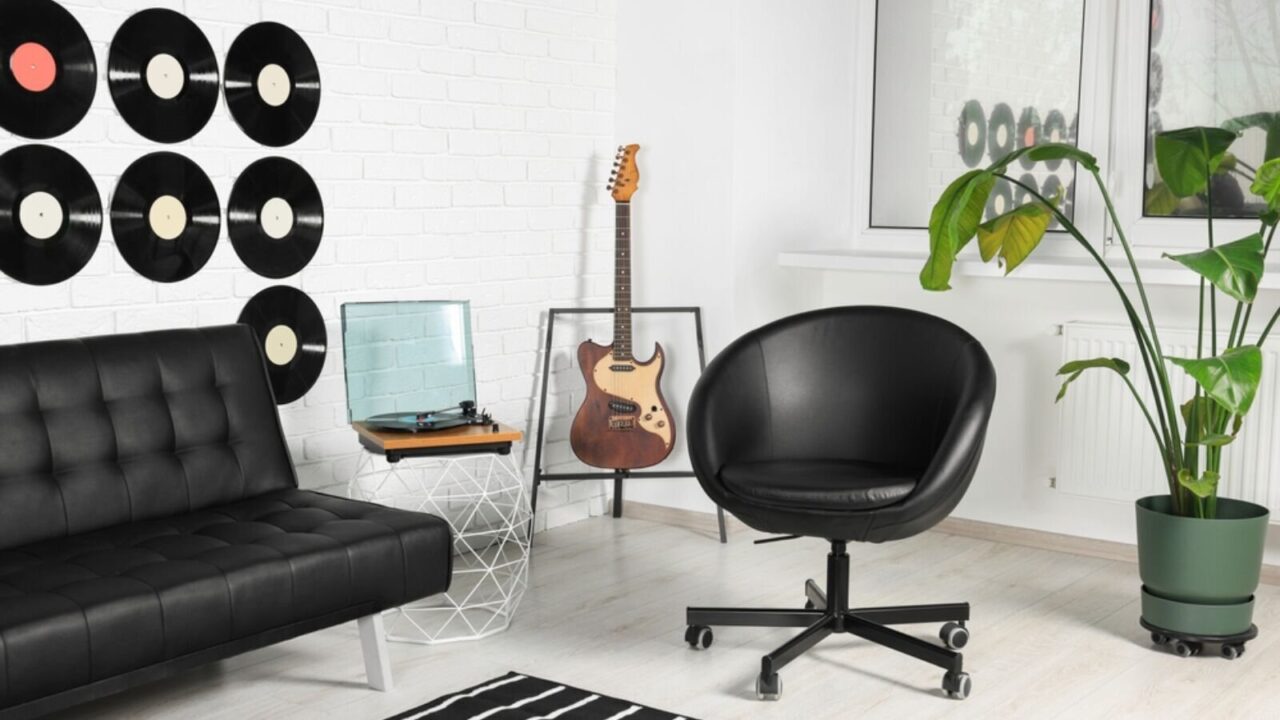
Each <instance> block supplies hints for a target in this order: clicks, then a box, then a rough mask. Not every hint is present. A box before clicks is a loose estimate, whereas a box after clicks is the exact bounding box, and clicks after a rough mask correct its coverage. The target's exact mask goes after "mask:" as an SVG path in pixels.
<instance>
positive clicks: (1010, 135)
mask: <svg viewBox="0 0 1280 720" xmlns="http://www.w3.org/2000/svg"><path fill="white" fill-rule="evenodd" d="M1016 140H1017V138H1016V133H1015V131H1014V127H1013V109H1012V108H1010V107H1009V106H1008V105H1006V104H1005V103H1000V104H998V105H996V106H995V107H994V108H991V119H990V120H989V121H988V122H987V151H988V152H990V153H991V160H992V161H996V160H999V159H1000V158H1002V157H1004V156H1005V155H1008V154H1009V153H1011V152H1013V147H1014V143H1015V141H1016Z"/></svg>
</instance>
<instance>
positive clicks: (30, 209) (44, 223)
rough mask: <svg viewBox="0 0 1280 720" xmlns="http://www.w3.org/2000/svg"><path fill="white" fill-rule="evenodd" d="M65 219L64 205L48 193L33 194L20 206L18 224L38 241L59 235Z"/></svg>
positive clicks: (24, 199) (25, 198) (23, 200)
mask: <svg viewBox="0 0 1280 720" xmlns="http://www.w3.org/2000/svg"><path fill="white" fill-rule="evenodd" d="M64 217H65V213H64V212H63V211H62V203H60V202H58V198H56V197H54V196H52V195H50V194H49V193H47V192H33V193H31V194H30V195H28V196H26V197H24V198H22V202H21V203H19V204H18V223H19V224H20V225H21V226H22V229H23V230H24V231H26V233H27V234H28V235H30V236H31V237H33V238H35V239H36V240H48V239H49V238H51V237H53V236H54V235H57V234H58V231H59V230H61V229H62V220H63V218H64Z"/></svg>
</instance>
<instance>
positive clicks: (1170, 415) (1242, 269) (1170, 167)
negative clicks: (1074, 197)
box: [920, 118, 1280, 658]
mask: <svg viewBox="0 0 1280 720" xmlns="http://www.w3.org/2000/svg"><path fill="white" fill-rule="evenodd" d="M1253 124H1256V123H1253ZM1248 125H1250V121H1249V119H1248V118H1244V119H1242V120H1240V121H1235V122H1233V123H1229V124H1228V126H1227V127H1228V128H1232V129H1222V128H1208V127H1194V128H1186V129H1183V130H1174V131H1170V132H1166V133H1161V134H1160V135H1158V136H1157V137H1156V142H1155V150H1156V163H1157V167H1158V169H1159V171H1160V175H1161V178H1162V183H1161V184H1160V185H1159V186H1157V188H1156V190H1157V191H1156V192H1154V193H1152V194H1151V198H1152V200H1149V201H1148V202H1149V203H1150V202H1152V201H1155V202H1160V203H1164V204H1165V206H1166V207H1170V208H1171V207H1174V206H1177V205H1178V204H1180V203H1185V204H1192V205H1194V204H1202V205H1203V206H1204V209H1205V210H1206V216H1207V217H1208V221H1207V231H1208V232H1207V234H1208V243H1207V245H1208V247H1207V248H1206V249H1205V250H1202V251H1199V252H1192V253H1186V254H1180V255H1166V256H1165V257H1166V258H1167V259H1168V260H1170V261H1171V262H1177V263H1181V264H1182V265H1183V266H1185V267H1186V268H1187V269H1188V270H1189V271H1191V272H1194V273H1196V274H1198V275H1199V276H1200V312H1199V318H1198V327H1199V343H1198V346H1197V352H1196V356H1195V357H1170V356H1168V355H1166V353H1165V349H1164V347H1163V346H1162V345H1161V343H1160V333H1159V328H1160V327H1161V326H1160V325H1159V323H1157V322H1156V319H1155V316H1154V315H1153V313H1152V310H1151V305H1150V303H1149V302H1148V299H1147V293H1146V289H1145V286H1144V285H1143V281H1142V273H1141V272H1140V271H1139V267H1138V263H1137V261H1136V260H1135V259H1134V254H1133V250H1132V247H1131V246H1130V244H1129V241H1128V239H1127V238H1126V237H1125V233H1124V225H1123V224H1122V223H1121V222H1120V221H1119V218H1118V217H1116V211H1115V206H1114V204H1113V203H1112V200H1111V196H1110V194H1109V193H1108V192H1107V188H1106V185H1105V184H1104V183H1103V181H1102V177H1101V173H1100V171H1099V168H1098V163H1097V160H1096V159H1095V158H1094V157H1093V156H1092V155H1090V154H1088V153H1087V152H1084V151H1082V150H1079V149H1077V148H1075V147H1073V146H1070V145H1065V144H1058V143H1053V144H1045V145H1037V146H1031V147H1027V148H1023V149H1020V150H1017V151H1015V152H1012V153H1010V154H1008V155H1006V156H1005V157H1003V158H1001V159H1000V160H998V161H996V162H995V163H993V164H992V165H991V166H990V167H987V168H985V169H975V170H971V171H969V172H966V173H965V174H964V175H961V176H960V177H959V178H957V179H956V180H955V181H954V182H952V183H951V185H950V186H948V187H947V189H946V190H945V191H944V192H943V193H942V195H941V197H940V198H939V199H938V202H937V204H936V205H935V206H934V208H933V212H932V214H931V216H930V219H929V250H930V252H929V259H928V261H927V262H926V264H925V267H924V269H923V270H922V272H921V273H920V282H921V284H922V285H923V287H924V288H925V289H928V290H948V289H950V286H949V280H950V277H951V269H952V266H953V264H954V262H955V259H956V255H957V253H959V252H960V251H961V250H962V249H963V248H964V247H965V246H966V245H967V244H968V243H969V242H970V241H971V240H973V239H974V238H975V237H976V238H977V241H978V242H977V244H978V251H979V253H980V254H981V256H982V259H983V261H985V262H990V261H991V260H993V259H995V260H996V261H997V262H998V263H1000V264H1001V265H1003V267H1004V268H1005V270H1006V274H1007V273H1009V272H1012V271H1013V270H1014V269H1015V268H1017V267H1018V266H1019V265H1020V264H1021V263H1022V262H1023V261H1024V260H1026V258H1027V257H1028V256H1030V255H1031V253H1032V252H1034V251H1035V249H1036V248H1037V247H1038V246H1039V244H1040V241H1041V239H1042V238H1043V237H1044V234H1045V231H1046V230H1048V228H1049V225H1050V223H1051V222H1052V221H1053V220H1055V219H1056V220H1057V221H1058V222H1059V223H1060V224H1061V226H1062V227H1063V228H1064V229H1065V230H1066V232H1067V233H1068V234H1069V235H1070V236H1071V237H1072V238H1073V239H1074V240H1075V242H1077V243H1079V245H1080V246H1081V247H1082V248H1083V249H1084V250H1085V252H1087V253H1088V254H1089V256H1090V257H1091V258H1093V259H1094V260H1095V261H1096V262H1097V264H1098V267H1099V269H1100V271H1101V272H1102V273H1103V274H1105V275H1106V278H1107V280H1108V281H1110V283H1111V285H1112V287H1113V288H1114V290H1115V292H1116V294H1117V295H1118V297H1119V299H1120V303H1121V305H1122V306H1123V308H1124V312H1125V315H1126V317H1127V319H1128V322H1129V325H1130V326H1131V327H1132V330H1133V335H1134V339H1135V340H1136V342H1137V345H1138V349H1139V351H1140V353H1139V354H1140V359H1141V367H1140V368H1138V372H1136V373H1131V370H1132V368H1131V367H1130V364H1129V363H1127V362H1125V361H1124V360H1122V359H1119V358H1094V359H1091V360H1079V361H1074V362H1070V363H1067V364H1066V365H1065V366H1063V367H1062V369H1061V370H1059V375H1061V376H1063V378H1064V379H1063V383H1062V387H1061V390H1060V391H1059V393H1058V399H1059V400H1061V399H1062V397H1064V396H1065V394H1066V393H1067V390H1068V388H1069V387H1070V385H1071V383H1072V382H1073V381H1075V380H1076V378H1078V377H1080V375H1081V374H1082V373H1084V372H1086V371H1090V370H1105V371H1109V372H1111V373H1114V374H1115V375H1116V376H1117V378H1118V379H1119V380H1120V381H1121V382H1123V383H1125V385H1126V386H1127V387H1128V389H1129V390H1130V391H1131V394H1132V396H1133V399H1134V401H1135V402H1137V403H1138V406H1139V407H1140V408H1141V410H1142V413H1143V415H1144V416H1145V418H1146V420H1147V424H1148V426H1149V427H1150V430H1151V437H1152V439H1153V440H1154V441H1155V445H1154V447H1153V450H1154V451H1155V452H1158V453H1159V454H1160V458H1161V466H1162V468H1163V469H1164V473H1165V476H1166V479H1167V481H1168V486H1169V492H1168V494H1167V495H1156V496H1151V497H1145V498H1142V499H1140V500H1138V501H1137V514H1138V555H1139V567H1140V572H1141V576H1142V582H1143V588H1142V622H1143V625H1144V626H1145V627H1147V628H1148V629H1149V630H1151V632H1152V638H1153V640H1154V641H1155V642H1157V643H1158V644H1165V643H1168V642H1172V643H1173V648H1174V649H1175V651H1176V652H1177V653H1178V654H1180V655H1184V656H1185V655H1191V654H1197V653H1199V652H1200V648H1201V643H1202V642H1207V641H1212V642H1218V643H1221V646H1222V654H1223V655H1224V656H1225V657H1228V658H1234V657H1236V656H1238V655H1239V654H1240V653H1241V652H1242V651H1243V649H1244V642H1245V641H1246V640H1249V639H1251V638H1252V637H1254V636H1255V635H1256V634H1257V629H1256V628H1255V627H1254V626H1253V625H1252V614H1253V592H1254V590H1255V589H1256V588H1257V585H1258V580H1259V575H1260V572H1261V567H1262V556H1263V546H1264V543H1265V540H1266V532H1267V522H1268V512H1267V509H1266V508H1264V507H1261V506H1259V505H1256V504H1254V503H1249V502H1244V501H1241V500H1232V499H1228V498H1220V497H1219V496H1218V487H1219V480H1220V479H1221V477H1222V471H1223V468H1222V455H1223V449H1224V448H1225V447H1226V446H1227V445H1229V444H1230V443H1231V442H1232V441H1233V440H1235V438H1236V436H1237V435H1238V434H1239V432H1240V429H1241V427H1242V425H1243V423H1244V420H1245V418H1246V416H1247V415H1248V413H1249V410H1250V407H1251V406H1252V404H1253V401H1254V397H1255V395H1256V393H1257V389H1258V384H1259V382H1260V380H1261V377H1262V351H1261V347H1262V346H1263V344H1264V343H1265V342H1266V341H1267V338H1268V336H1269V335H1270V334H1271V331H1272V329H1273V328H1274V327H1275V324H1276V320H1277V317H1280V310H1277V311H1275V312H1273V313H1272V315H1271V316H1270V320H1269V321H1268V322H1266V323H1265V325H1264V326H1263V327H1262V329H1261V331H1258V330H1257V328H1256V327H1254V324H1253V320H1254V299H1255V297H1256V296H1257V292H1258V285H1259V282H1260V281H1261V278H1262V274H1263V269H1264V266H1265V261H1266V256H1267V252H1268V251H1269V250H1270V248H1271V241H1272V239H1273V237H1274V236H1275V233H1276V227H1277V222H1278V221H1280V157H1277V156H1280V143H1277V144H1276V145H1277V146H1276V147H1274V148H1273V144H1272V143H1271V142H1268V144H1267V147H1268V159H1267V160H1266V162H1265V163H1263V164H1262V165H1261V166H1260V167H1258V168H1256V169H1255V168H1249V167H1248V166H1247V165H1245V164H1244V163H1243V162H1241V161H1239V160H1237V159H1236V158H1235V157H1233V156H1232V155H1231V154H1230V153H1229V152H1228V151H1229V148H1230V147H1231V145H1232V143H1233V142H1234V141H1235V140H1236V138H1237V137H1238V135H1237V133H1236V132H1235V131H1234V130H1235V129H1239V128H1243V127H1246V126H1248ZM1268 129H1269V134H1270V128H1268ZM1278 134H1280V133H1278ZM1273 149H1274V153H1273ZM1018 159H1024V160H1029V161H1032V162H1040V161H1053V160H1070V161H1074V162H1075V163H1076V165H1077V168H1078V170H1077V171H1078V172H1088V173H1089V174H1091V175H1092V176H1093V180H1094V183H1095V184H1096V186H1097V188H1098V191H1099V192H1100V193H1101V195H1102V198H1103V200H1104V201H1105V204H1106V208H1107V212H1108V213H1109V215H1110V218H1111V222H1112V224H1113V227H1114V228H1115V232H1116V237H1117V239H1118V240H1119V243H1120V246H1121V248H1122V249H1123V251H1124V254H1125V258H1126V259H1127V263H1128V270H1129V271H1130V272H1131V273H1132V275H1133V277H1132V281H1133V287H1134V289H1135V290H1136V302H1135V300H1134V296H1133V295H1132V294H1131V292H1130V290H1128V289H1126V288H1125V286H1124V285H1122V284H1121V281H1120V279H1119V278H1118V277H1117V276H1116V274H1115V272H1113V270H1112V269H1111V267H1110V266H1109V265H1108V264H1107V263H1106V262H1104V261H1103V259H1102V256H1101V254H1100V253H1099V251H1098V249H1097V246H1095V245H1094V244H1093V243H1092V242H1090V241H1089V239H1087V238H1086V237H1084V235H1083V234H1082V233H1081V232H1080V230H1079V229H1078V228H1077V227H1076V226H1075V225H1074V224H1073V223H1072V222H1071V220H1070V219H1069V218H1067V217H1066V216H1065V215H1064V214H1063V213H1062V212H1061V211H1060V210H1059V209H1058V202H1059V200H1060V198H1057V197H1055V198H1047V197H1044V196H1043V195H1042V194H1041V193H1040V192H1038V191H1037V189H1036V188H1034V187H1031V186H1029V185H1025V184H1023V183H1022V182H1020V181H1019V180H1017V179H1016V178H1014V177H1011V176H1010V175H1009V174H1008V173H1007V170H1008V168H1009V166H1010V164H1011V163H1013V162H1014V161H1015V160H1018ZM1226 172H1232V173H1236V174H1242V175H1245V176H1246V177H1249V179H1250V180H1251V181H1252V187H1251V189H1252V190H1253V192H1254V193H1255V194H1257V195H1259V196H1260V197H1262V198H1263V199H1264V200H1265V201H1266V203H1267V208H1266V210H1265V212H1263V213H1262V214H1261V217H1260V218H1259V228H1258V232H1256V233H1254V234H1252V235H1249V236H1248V237H1246V238H1242V239H1239V240H1234V241H1232V242H1227V243H1222V244H1219V243H1217V242H1216V239H1215V237H1214V227H1213V200H1214V197H1213V195H1214V193H1213V192H1211V191H1210V187H1211V184H1212V183H1213V181H1214V178H1215V176H1216V175H1219V174H1222V173H1226ZM1001 179H1003V180H1005V181H1007V182H1009V183H1012V184H1013V185H1016V186H1018V187H1021V188H1022V189H1023V190H1025V191H1026V192H1027V193H1028V195H1029V196H1030V201H1029V202H1028V203H1027V204H1025V205H1022V206H1020V207H1017V208H1014V209H1013V210H1010V211H1009V212H1006V213H1004V214H1002V215H1000V216H998V217H995V218H993V219H991V220H988V221H987V222H985V223H984V222H982V214H983V210H984V208H985V207H986V204H987V198H988V196H989V195H990V194H991V192H992V190H993V188H994V187H995V184H996V182H997V181H999V180H1001ZM1264 238H1265V240H1264ZM1219 296H1223V297H1222V298H1221V299H1223V300H1228V301H1229V302H1230V303H1233V304H1234V307H1227V308H1225V309H1226V310H1227V311H1228V312H1226V313H1221V314H1220V312H1219V299H1220V297H1219ZM1224 304H1227V303H1224ZM1261 317H1265V315H1261ZM1220 330H1226V331H1227V332H1226V334H1225V335H1223V334H1222V333H1221V332H1220ZM1175 368H1178V369H1181V371H1183V372H1186V373H1187V374H1188V375H1190V376H1191V378H1193V379H1194V380H1195V383H1196V386H1197V389H1196V392H1195V395H1194V396H1193V397H1190V398H1175V397H1174V388H1173V385H1172V384H1171V383H1170V373H1171V372H1172V371H1173V369H1175ZM1135 375H1137V376H1140V378H1139V379H1138V381H1139V382H1145V383H1147V385H1148V387H1149V389H1150V390H1151V394H1150V395H1151V397H1152V398H1153V400H1152V401H1150V402H1148V401H1147V400H1146V399H1144V396H1143V395H1142V394H1141V393H1139V392H1138V388H1137V386H1136V385H1135V377H1134V376H1135Z"/></svg>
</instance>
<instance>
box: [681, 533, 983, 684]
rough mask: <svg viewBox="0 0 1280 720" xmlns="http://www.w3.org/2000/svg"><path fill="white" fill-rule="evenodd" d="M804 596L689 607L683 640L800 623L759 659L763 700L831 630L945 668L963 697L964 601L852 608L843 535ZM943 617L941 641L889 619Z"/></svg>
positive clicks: (702, 644)
mask: <svg viewBox="0 0 1280 720" xmlns="http://www.w3.org/2000/svg"><path fill="white" fill-rule="evenodd" d="M805 595H806V596H807V597H808V602H807V603H806V604H805V607H804V608H803V609H799V610H788V609H765V610H744V609H740V608H702V607H691V608H689V609H688V612H687V622H688V625H689V628H688V630H687V631H686V632H685V640H686V641H687V642H688V643H689V644H690V645H691V646H692V647H694V649H699V650H701V649H706V648H708V647H710V646H711V642H712V638H713V636H712V634H711V628H712V627H714V626H725V627H730V626H733V627H800V628H804V631H803V632H801V633H800V634H799V635H797V636H795V637H794V638H792V639H791V640H790V641H788V642H787V643H786V644H785V645H783V646H782V647H780V648H778V649H777V650H774V651H773V652H771V653H769V654H768V655H765V656H764V657H763V658H761V660H760V676H759V678H757V680H756V694H757V696H758V697H760V699H762V700H776V699H778V697H779V696H780V695H781V693H782V682H781V678H779V676H778V671H780V670H781V669H782V668H783V667H785V666H786V665H787V664H788V663H790V662H791V661H792V660H795V659H796V658H798V657H800V656H801V655H803V654H804V653H806V652H808V651H809V650H810V649H812V648H813V647H814V646H815V645H817V644H818V643H820V642H822V641H823V640H824V639H826V638H827V637H828V636H830V635H832V634H835V633H849V634H852V635H857V636H858V637H861V638H863V639H865V640H870V641H871V642H873V643H876V644H877V645H882V646H884V647H887V648H890V649H892V650H896V651H898V652H900V653H903V654H906V655H910V656H911V657H914V658H916V659H917V660H923V661H924V662H927V663H930V664H932V665H936V666H938V667H940V668H942V669H944V670H946V675H945V676H944V677H943V681H942V689H943V690H944V691H945V692H946V693H947V694H948V695H950V696H951V697H954V698H958V699H964V698H965V697H967V696H968V695H969V690H970V687H971V682H970V679H969V675H968V673H965V672H964V667H963V666H964V656H963V655H962V654H961V653H959V652H957V650H959V649H960V648H962V647H964V646H965V644H966V643H967V642H968V638H969V631H968V629H967V628H966V627H965V623H966V622H967V621H968V620H969V604H968V603H948V604H943V605H902V606H897V607H879V608H853V609H850V608H849V606H848V598H849V556H848V554H847V553H846V552H845V543H844V541H840V540H835V541H832V543H831V554H830V555H828V556H827V589H826V591H825V592H824V591H823V590H822V588H820V587H819V586H818V584H817V583H815V582H814V581H813V580H809V581H807V582H806V583H805ZM916 623H945V625H944V626H943V628H942V632H941V633H940V637H941V639H942V642H943V643H944V645H937V644H935V643H931V642H928V641H926V640H921V639H920V638H917V637H914V636H911V635H907V634H906V633H903V632H899V631H898V630H894V629H893V628H891V627H888V626H890V625H911V624H916Z"/></svg>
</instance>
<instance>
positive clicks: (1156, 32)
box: [1150, 0, 1164, 47]
mask: <svg viewBox="0 0 1280 720" xmlns="http://www.w3.org/2000/svg"><path fill="white" fill-rule="evenodd" d="M1163 37H1164V2H1162V0H1151V42H1150V45H1151V47H1155V46H1157V45H1159V44H1160V40H1161V38H1163Z"/></svg>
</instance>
